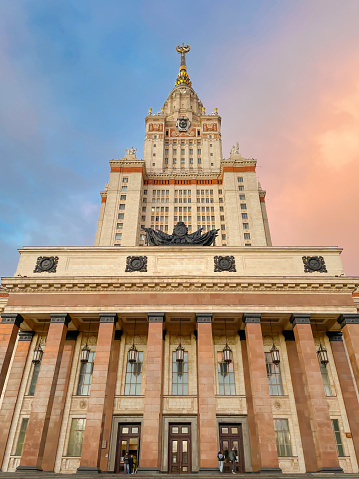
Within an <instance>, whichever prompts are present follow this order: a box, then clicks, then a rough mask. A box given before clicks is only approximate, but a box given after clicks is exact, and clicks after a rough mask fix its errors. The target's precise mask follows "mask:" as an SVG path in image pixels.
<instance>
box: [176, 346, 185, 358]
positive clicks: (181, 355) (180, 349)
mask: <svg viewBox="0 0 359 479" xmlns="http://www.w3.org/2000/svg"><path fill="white" fill-rule="evenodd" d="M183 361H184V347H183V346H182V344H181V343H179V345H178V346H177V348H176V362H177V363H183Z"/></svg>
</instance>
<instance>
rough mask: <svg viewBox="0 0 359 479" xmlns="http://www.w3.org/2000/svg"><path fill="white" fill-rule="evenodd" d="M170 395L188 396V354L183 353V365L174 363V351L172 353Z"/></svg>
mask: <svg viewBox="0 0 359 479" xmlns="http://www.w3.org/2000/svg"><path fill="white" fill-rule="evenodd" d="M172 394H173V395H175V396H187V395H188V352H186V351H185V353H184V360H183V363H178V362H177V361H176V351H173V353H172Z"/></svg>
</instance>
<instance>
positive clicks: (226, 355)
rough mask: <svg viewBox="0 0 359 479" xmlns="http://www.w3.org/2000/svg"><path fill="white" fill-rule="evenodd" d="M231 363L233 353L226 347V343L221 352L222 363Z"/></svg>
mask: <svg viewBox="0 0 359 479" xmlns="http://www.w3.org/2000/svg"><path fill="white" fill-rule="evenodd" d="M232 361H233V353H232V350H231V348H230V347H229V346H228V343H226V345H225V347H224V348H223V351H222V362H224V363H225V364H230V363H231V362H232Z"/></svg>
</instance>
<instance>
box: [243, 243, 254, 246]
mask: <svg viewBox="0 0 359 479" xmlns="http://www.w3.org/2000/svg"><path fill="white" fill-rule="evenodd" d="M244 246H252V245H251V243H246V244H245V245H244Z"/></svg>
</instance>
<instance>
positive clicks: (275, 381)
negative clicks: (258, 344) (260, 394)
mask: <svg viewBox="0 0 359 479" xmlns="http://www.w3.org/2000/svg"><path fill="white" fill-rule="evenodd" d="M265 358H266V368H267V377H268V385H269V394H270V395H271V396H283V386H282V376H281V374H280V365H279V364H278V365H277V366H276V365H275V364H273V362H272V355H271V353H265Z"/></svg>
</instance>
